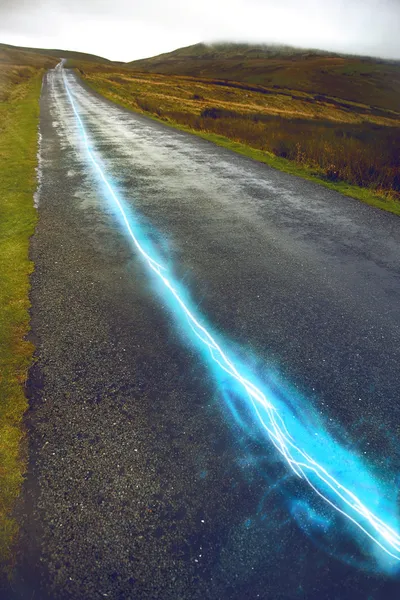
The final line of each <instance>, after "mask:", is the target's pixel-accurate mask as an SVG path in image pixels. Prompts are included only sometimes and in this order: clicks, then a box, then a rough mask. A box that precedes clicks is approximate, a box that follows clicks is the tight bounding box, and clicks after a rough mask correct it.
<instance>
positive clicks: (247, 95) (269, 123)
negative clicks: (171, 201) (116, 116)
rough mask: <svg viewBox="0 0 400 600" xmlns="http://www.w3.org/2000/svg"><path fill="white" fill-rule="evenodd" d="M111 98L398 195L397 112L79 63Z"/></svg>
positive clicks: (301, 94) (399, 117) (336, 177)
mask: <svg viewBox="0 0 400 600" xmlns="http://www.w3.org/2000/svg"><path fill="white" fill-rule="evenodd" d="M79 70H80V74H81V76H82V77H83V78H84V79H85V80H86V81H87V82H88V83H89V84H90V85H91V86H93V87H94V88H95V89H96V90H97V91H99V92H100V93H102V94H103V95H105V96H106V97H108V98H110V99H112V100H115V101H116V102H119V103H120V104H123V105H124V106H128V107H129V108H132V109H133V110H137V111H140V112H144V113H148V114H150V115H154V116H156V117H158V118H161V119H164V120H166V121H169V122H171V123H177V124H179V125H183V126H187V127H190V128H191V129H193V130H195V131H203V132H208V133H212V134H217V135H221V136H225V137H227V138H229V139H230V140H232V141H234V142H240V143H242V144H245V145H247V146H249V147H250V148H255V149H259V150H262V151H265V152H270V153H272V154H274V155H275V156H278V157H282V158H285V159H288V160H290V161H294V162H295V163H296V164H298V165H302V166H304V167H307V168H310V169H315V170H316V171H317V172H318V173H319V174H320V176H321V177H323V178H325V179H326V180H329V181H332V182H335V181H343V182H346V183H349V184H352V185H356V186H360V187H363V188H369V189H371V190H373V191H374V192H375V193H378V194H382V195H390V196H391V197H392V198H393V199H399V200H400V175H399V173H400V113H398V112H395V111H393V110H384V109H377V108H376V107H371V106H368V105H366V104H361V103H356V102H351V101H348V100H340V99H338V98H333V97H330V96H327V95H322V94H307V93H304V92H301V91H300V92H299V91H296V90H291V91H290V93H289V91H288V90H285V91H282V90H276V89H273V88H270V89H267V88H261V87H260V86H248V85H245V84H243V83H234V82H222V81H208V80H198V79H195V78H192V77H174V76H164V75H152V74H138V73H136V74H135V73H130V72H129V71H127V70H122V69H121V70H119V71H116V70H115V67H114V68H110V67H108V68H104V67H102V66H99V65H97V66H96V65H88V64H86V65H80V67H79Z"/></svg>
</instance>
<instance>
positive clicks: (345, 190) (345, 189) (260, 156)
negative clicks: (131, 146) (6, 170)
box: [81, 71, 400, 215]
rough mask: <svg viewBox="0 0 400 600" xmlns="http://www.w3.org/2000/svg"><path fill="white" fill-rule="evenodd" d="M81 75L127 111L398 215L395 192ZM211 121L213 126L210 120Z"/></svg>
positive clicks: (126, 88) (120, 85) (122, 83)
mask: <svg viewBox="0 0 400 600" xmlns="http://www.w3.org/2000/svg"><path fill="white" fill-rule="evenodd" d="M81 75H82V76H83V79H84V80H85V82H86V83H87V84H88V85H89V86H90V87H91V88H92V89H94V90H95V91H96V92H98V93H100V94H101V95H103V96H104V97H106V98H108V99H109V100H111V101H113V102H115V103H116V104H119V105H121V106H123V107H124V108H128V109H129V110H132V111H134V112H137V113H140V114H145V115H146V116H148V117H150V118H152V119H154V120H156V121H159V122H162V123H164V124H166V125H169V126H171V127H174V128H176V129H180V130H182V131H186V132H188V133H192V134H194V135H197V136H199V137H201V138H203V139H206V140H208V141H210V142H213V143H215V144H217V145H219V146H222V147H224V148H228V149H230V150H232V151H234V152H237V153H239V154H242V155H244V156H247V157H249V158H251V159H253V160H257V161H259V162H262V163H265V164H267V165H269V166H271V167H273V168H275V169H278V170H280V171H284V172H286V173H290V174H292V175H296V176H299V177H302V178H303V179H307V180H310V181H314V182H315V183H317V184H319V185H322V186H324V187H327V188H329V189H332V190H335V191H337V192H340V193H341V194H343V195H345V196H349V197H351V198H355V199H357V200H360V201H362V202H365V203H366V204H369V205H371V206H374V207H376V208H379V209H382V210H386V211H388V212H391V213H393V214H396V215H400V202H399V201H398V199H397V194H396V196H395V195H393V194H391V193H390V192H388V191H387V190H382V191H377V190H375V189H373V188H371V187H361V186H359V185H354V184H351V183H348V182H346V181H343V180H340V179H339V180H336V181H331V180H330V179H329V178H327V177H326V172H325V170H324V169H323V168H319V167H318V166H316V165H315V164H314V165H312V166H309V165H307V164H305V162H303V161H302V162H301V163H299V162H297V161H295V160H288V159H285V158H282V157H281V156H277V155H275V154H274V153H272V152H269V151H267V150H261V149H259V148H254V147H252V146H250V145H248V144H245V143H243V142H241V141H238V140H234V139H232V138H229V137H227V136H224V135H220V134H218V133H214V132H212V131H204V130H203V129H202V128H200V129H196V128H193V127H190V126H188V125H187V124H185V123H179V122H178V121H177V120H175V119H173V118H171V116H169V115H167V114H165V113H164V112H161V115H162V116H161V115H160V114H157V112H158V113H160V110H159V108H158V106H159V103H158V102H156V101H153V102H149V101H147V102H146V103H142V106H145V108H143V107H142V106H140V103H138V99H137V97H136V96H135V95H134V94H133V95H132V94H131V93H130V91H131V90H130V89H129V86H128V85H127V83H126V80H124V79H122V80H121V81H116V78H115V77H113V78H112V79H111V78H110V76H109V75H108V79H110V80H107V76H106V77H104V76H103V77H98V76H97V77H93V76H92V74H91V73H85V72H82V71H81ZM116 84H117V85H116ZM191 85H194V82H193V83H191ZM152 100H153V98H152ZM157 101H159V98H157ZM183 118H184V119H185V118H186V119H187V120H188V121H189V122H190V118H189V116H188V115H187V114H185V116H184V117H183ZM211 124H212V125H213V120H212V119H211Z"/></svg>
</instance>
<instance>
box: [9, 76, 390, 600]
mask: <svg viewBox="0 0 400 600" xmlns="http://www.w3.org/2000/svg"><path fill="white" fill-rule="evenodd" d="M67 77H68V81H69V85H70V88H71V90H72V93H73V96H74V99H75V101H76V104H77V106H78V107H79V111H80V113H81V115H82V118H83V121H84V124H85V127H86V128H87V131H88V132H89V135H90V138H91V140H92V143H93V146H94V148H95V151H96V152H97V154H98V156H100V157H101V161H102V166H103V168H104V170H105V171H106V172H107V174H108V176H109V177H110V179H111V180H112V181H113V183H114V185H115V186H116V188H117V189H118V191H119V194H120V195H121V197H123V198H124V200H125V201H126V202H127V204H128V205H129V206H130V207H131V209H132V213H133V214H134V215H135V217H136V218H137V219H138V221H139V222H140V224H141V227H142V228H143V230H144V231H145V232H146V235H147V236H148V237H149V238H150V239H151V240H152V242H153V244H155V246H156V247H157V248H158V250H159V252H160V253H161V255H162V256H163V257H165V260H166V261H167V262H168V264H169V265H170V266H171V268H172V266H173V270H174V273H175V275H176V278H177V279H178V280H179V281H181V282H183V283H184V285H185V287H186V289H187V290H188V291H189V292H190V295H191V297H192V298H193V300H194V302H195V304H196V306H197V308H198V311H199V312H200V313H201V314H202V315H203V316H204V317H205V318H206V320H207V322H208V323H210V324H211V326H212V328H213V330H214V331H217V332H219V333H220V334H221V336H222V337H223V338H224V339H225V340H226V341H227V343H228V344H235V345H237V346H236V347H240V348H241V349H243V352H244V353H245V354H246V352H248V355H249V356H252V357H253V358H254V357H257V360H255V358H254V364H256V365H264V366H266V367H268V368H270V367H273V368H274V369H278V370H279V372H280V374H281V376H282V377H283V378H284V379H285V380H286V381H288V382H289V383H290V385H291V387H292V389H295V390H296V391H297V392H298V393H301V394H303V395H304V396H305V397H307V398H308V399H309V400H310V402H311V403H312V404H313V406H314V408H315V410H316V411H317V413H318V414H320V415H321V416H323V418H324V419H326V421H327V422H329V421H330V422H333V423H336V424H338V426H340V427H341V428H342V429H343V431H345V432H346V435H348V436H349V437H348V439H349V440H351V443H352V447H353V449H354V450H355V451H356V452H357V453H359V454H360V455H363V456H367V458H368V460H369V461H370V463H371V464H373V466H374V468H375V469H379V470H380V471H381V472H382V473H383V476H385V474H386V471H388V472H389V470H390V472H391V473H393V472H395V471H396V470H397V472H398V471H399V467H400V456H399V454H396V451H397V452H398V448H397V446H398V444H397V443H396V441H397V440H398V436H399V432H400V404H399V383H398V370H399V367H398V366H399V364H400V220H399V219H398V218H397V217H395V216H393V215H391V214H388V213H384V212H382V211H379V210H377V209H374V208H371V207H369V206H366V205H364V204H362V203H360V202H358V201H356V200H352V199H350V198H346V197H343V196H341V195H339V194H337V193H335V192H333V191H330V190H328V189H325V188H322V187H319V186H317V185H315V184H313V183H311V182H307V181H303V180H301V179H299V178H296V177H293V176H290V175H287V174H284V173H281V172H278V171H275V170H273V169H271V168H269V167H267V166H265V165H262V164H258V163H255V162H253V161H251V160H249V159H246V158H243V157H241V156H238V155H235V154H233V153H231V152H229V151H227V150H225V149H221V148H218V147H216V146H214V145H212V144H210V143H208V142H206V141H203V140H201V139H198V138H196V137H193V136H190V135H188V134H185V133H182V132H179V131H175V130H173V129H171V128H169V127H167V126H164V125H162V124H159V123H156V122H154V121H151V120H149V119H146V118H145V117H142V116H138V115H134V114H132V113H129V112H128V111H125V110H123V109H121V108H118V107H117V106H116V105H113V104H111V103H110V102H108V101H106V100H104V99H102V98H100V97H99V96H97V95H96V94H95V93H93V92H91V91H90V90H88V89H87V88H86V87H85V86H84V85H82V84H81V83H80V82H79V80H77V79H76V78H75V75H74V74H73V73H71V72H67ZM40 127H41V134H42V146H41V171H42V180H41V181H42V183H41V188H40V190H39V194H38V203H39V207H38V211H39V223H38V226H37V230H36V233H35V236H34V238H33V239H32V244H31V256H32V259H33V260H34V262H35V272H34V274H33V276H32V291H31V300H32V338H33V339H34V341H35V344H36V348H37V349H36V363H35V365H34V367H33V368H32V370H31V373H30V380H29V386H28V387H29V397H30V410H29V413H28V416H27V427H28V431H29V439H30V463H29V473H28V478H27V482H26V485H25V489H24V497H23V501H22V503H21V506H20V508H19V513H20V520H21V522H22V533H21V540H20V551H19V557H18V569H17V575H16V578H15V581H14V582H13V584H12V587H11V588H10V589H9V590H8V592H7V594H8V595H6V596H5V597H9V598H24V599H25V598H35V600H37V599H38V598H39V599H43V600H48V599H52V600H53V599H54V600H57V599H70V600H72V599H74V600H89V599H90V600H91V599H96V598H99V599H100V598H110V599H118V600H122V599H143V600H147V599H150V598H151V599H153V598H154V599H155V598H157V599H162V600H169V599H173V600H178V599H180V600H192V599H193V600H194V599H200V598H202V599H210V600H228V599H230V600H239V599H242V598H244V597H246V598H249V599H250V598H261V599H263V600H266V599H268V600H270V599H271V600H281V599H282V600H283V599H292V598H293V599H295V598H303V599H307V600H308V599H310V600H324V599H325V600H336V599H340V600H347V599H348V598H349V599H350V598H351V599H361V598H363V599H364V598H365V599H367V598H373V599H374V600H380V599H390V598H398V597H400V584H399V581H398V580H396V579H395V578H393V577H391V576H389V575H383V574H381V575H379V574H377V573H375V574H374V573H373V572H372V571H371V570H365V569H364V570H363V569H359V568H356V567H355V566H354V564H352V563H354V562H356V560H357V557H356V554H357V550H356V549H353V550H352V560H346V561H345V560H343V556H342V557H340V556H337V553H336V552H335V549H334V548H332V547H331V548H326V547H325V548H324V547H321V544H318V543H316V542H315V540H313V539H312V538H311V537H310V536H309V535H307V532H306V530H305V529H304V528H303V529H302V528H301V527H299V523H298V521H296V520H295V519H293V518H291V515H290V512H289V510H288V506H287V502H285V501H284V496H283V495H282V492H281V490H280V487H279V485H275V484H276V481H278V480H279V478H280V477H283V478H284V477H285V475H286V471H285V467H283V466H281V465H277V464H276V463H277V462H278V461H275V462H274V452H275V451H274V449H273V447H272V446H271V445H269V444H268V442H265V444H262V443H260V444H259V445H257V443H255V442H254V441H251V442H249V441H246V438H245V436H244V435H243V432H241V431H240V429H239V428H238V427H237V425H235V423H233V422H232V419H231V417H230V415H229V412H228V411H227V410H226V407H225V405H224V401H223V399H222V398H221V393H220V391H219V389H218V387H217V385H216V382H215V381H214V379H213V376H212V373H210V372H209V369H208V368H207V364H206V363H205V362H204V361H203V360H202V357H201V356H200V355H199V354H198V353H197V351H196V349H195V348H194V347H192V346H191V344H190V342H188V341H187V339H186V338H185V328H184V327H183V326H177V325H176V324H175V322H174V321H173V319H172V318H171V315H170V313H169V312H168V309H167V307H166V306H165V302H163V299H162V298H160V297H159V296H158V295H157V293H155V291H154V287H153V285H152V284H151V282H150V280H149V277H148V274H147V272H146V270H145V268H144V266H143V263H142V262H141V261H140V259H139V258H138V256H137V252H135V249H134V248H133V247H132V244H131V243H129V241H128V239H127V238H126V236H125V235H124V232H123V228H122V227H121V225H120V223H119V222H118V220H117V219H116V215H115V213H114V212H113V209H112V208H111V207H110V206H109V204H108V203H107V200H106V199H105V196H104V193H103V192H104V190H102V188H101V187H100V186H99V184H98V183H97V181H96V179H95V177H94V175H93V171H92V169H91V167H90V165H89V164H88V161H87V157H86V155H85V152H84V149H83V147H82V141H81V137H80V134H79V129H78V127H77V123H76V119H75V117H74V115H73V112H72V109H71V105H70V103H69V101H68V98H67V96H66V92H65V88H64V85H63V82H62V77H61V72H60V70H55V71H50V72H49V73H48V74H47V75H46V77H45V81H44V87H43V93H42V98H41V125H40ZM257 368H258V367H257ZM249 446H252V447H249ZM254 456H257V460H254ZM271 456H272V458H271ZM260 465H261V466H260ZM393 493H394V494H398V490H397V489H394V490H393Z"/></svg>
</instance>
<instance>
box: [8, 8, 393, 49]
mask: <svg viewBox="0 0 400 600" xmlns="http://www.w3.org/2000/svg"><path fill="white" fill-rule="evenodd" d="M399 30H400V2H399V1H398V0H335V1H332V0H331V1H329V0H328V1H324V2H323V1H317V0H303V1H302V2H298V1H296V0H281V1H280V2H276V1H272V0H203V1H202V2H201V3H199V2H186V3H185V2H181V1H179V0H169V2H164V1H161V0H147V1H145V2H144V1H143V2H142V1H139V2H137V1H133V2H132V1H128V0H113V1H112V2H111V1H110V0H107V1H106V0H81V1H79V0H68V1H67V0H38V1H36V2H35V3H31V2H28V1H27V0H1V4H0V42H3V43H9V44H15V45H22V46H33V47H43V48H62V49H68V50H80V51H82V52H90V53H93V54H98V55H100V56H104V57H106V58H109V59H112V60H121V61H130V60H134V59H138V58H144V57H148V56H154V55H156V54H159V53H162V52H168V51H170V50H174V49H176V48H179V47H182V46H188V45H190V44H195V43H197V42H200V41H205V42H215V41H237V42H250V43H272V44H274V43H277V44H288V45H293V46H298V47H302V48H319V49H322V50H331V51H334V52H343V53H350V54H362V55H370V56H379V57H384V58H392V59H400V41H399V40H400V36H399Z"/></svg>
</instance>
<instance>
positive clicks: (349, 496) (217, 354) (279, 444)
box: [62, 72, 400, 561]
mask: <svg viewBox="0 0 400 600" xmlns="http://www.w3.org/2000/svg"><path fill="white" fill-rule="evenodd" d="M62 76H63V80H64V85H65V89H66V92H67V95H68V98H69V101H70V103H71V106H72V109H73V112H74V114H75V117H76V120H77V123H78V126H79V129H80V132H81V135H82V138H83V142H84V146H85V150H86V152H87V154H88V157H89V159H90V162H91V164H92V165H93V168H94V171H95V172H96V173H97V174H98V176H99V179H100V180H101V182H102V183H103V184H104V186H105V187H106V189H107V191H108V193H109V194H110V197H111V198H112V200H113V202H114V203H115V206H116V207H117V208H118V211H119V213H120V217H121V218H122V221H123V223H124V225H125V227H126V231H127V233H128V234H129V237H130V238H131V240H132V241H133V243H134V245H135V247H136V249H137V250H138V252H139V254H140V255H141V257H142V259H143V260H144V263H145V264H146V265H147V267H148V268H150V269H151V271H152V272H153V273H154V274H155V275H156V276H157V278H158V279H159V281H160V282H161V283H162V285H163V289H164V291H165V292H167V294H170V295H171V297H172V298H173V299H174V300H175V301H176V303H177V305H178V307H179V308H180V309H181V311H182V313H183V314H184V315H185V317H186V319H187V322H188V324H189V326H190V328H191V330H192V332H193V333H194V335H195V336H196V338H197V340H198V341H199V342H201V344H202V345H203V346H204V347H205V348H206V349H207V350H208V351H209V354H210V356H211V359H212V360H213V361H214V362H215V363H216V364H217V365H218V366H219V367H220V369H222V371H224V372H225V373H226V374H227V375H228V376H229V377H231V378H233V380H234V381H235V382H236V383H237V384H239V386H240V387H241V389H242V391H243V392H245V396H246V397H247V398H248V399H249V400H250V403H251V406H252V407H253V409H254V411H255V414H256V415H257V418H258V421H259V424H260V425H261V427H262V429H263V430H264V431H265V432H266V433H267V434H268V436H269V438H270V440H271V442H272V444H273V445H274V447H275V448H276V450H277V451H278V452H279V454H280V455H281V457H282V458H283V459H284V461H285V462H286V463H287V464H288V466H289V467H290V469H291V470H292V471H293V473H294V474H295V475H296V476H297V477H298V478H300V479H302V480H304V481H305V482H307V483H308V485H309V486H310V487H311V488H312V490H314V492H315V493H316V494H317V495H318V496H319V497H320V498H322V499H323V500H324V501H325V502H326V503H328V504H329V505H330V506H331V507H332V508H334V509H335V510H336V511H337V512H338V513H340V514H341V515H343V516H344V517H345V518H346V519H348V520H349V521H351V522H352V523H353V524H354V525H356V526H357V527H358V528H359V529H360V530H361V531H362V532H363V533H364V534H365V535H367V536H368V537H369V538H370V539H371V540H372V541H373V542H374V543H375V544H377V546H379V547H380V548H381V549H382V550H383V551H384V552H386V553H387V554H388V555H389V556H391V557H392V558H394V559H396V560H399V561H400V535H399V533H398V532H397V531H396V530H395V529H394V528H393V527H391V526H390V525H388V524H387V523H386V522H385V521H384V520H383V519H381V518H380V517H379V516H377V515H376V514H375V513H374V512H373V511H372V510H371V509H369V508H368V507H367V506H366V504H365V503H364V502H362V501H361V500H360V498H359V497H358V496H357V495H356V494H355V493H354V492H353V491H351V490H350V489H348V487H346V486H345V485H344V484H343V483H341V482H340V481H339V480H338V478H337V477H335V476H333V475H332V474H331V473H329V472H328V470H327V469H326V468H325V467H324V466H323V465H322V464H320V463H319V462H317V460H316V459H315V458H313V457H312V456H310V455H309V454H308V453H307V451H306V450H305V449H303V448H301V447H300V446H299V445H298V442H296V440H295V439H294V438H293V436H292V435H291V434H290V433H289V431H288V428H287V426H286V424H285V422H284V420H283V418H282V416H281V415H280V414H279V411H278V408H277V407H276V406H275V405H274V404H273V402H271V401H270V400H269V399H268V397H267V394H265V393H264V392H262V391H261V389H260V387H259V386H258V385H256V384H255V383H253V382H252V381H250V379H249V377H248V376H245V375H244V374H243V370H244V369H242V367H241V365H238V364H235V363H234V362H233V361H232V359H231V358H229V357H228V355H227V354H226V353H225V351H224V350H223V349H222V347H221V345H220V344H218V343H217V341H216V340H215V338H214V337H213V336H212V335H211V333H210V332H209V331H208V330H207V329H206V327H205V326H204V325H202V324H201V323H200V321H199V318H198V317H196V316H195V314H194V311H193V310H191V309H189V307H188V303H187V302H185V301H184V299H183V297H182V296H183V294H182V293H180V292H179V289H178V286H177V284H176V283H175V282H174V281H173V279H172V278H171V277H168V276H167V270H166V268H165V267H164V266H163V265H162V264H160V262H159V261H158V260H156V259H155V258H154V257H152V256H150V254H149V253H148V252H147V251H146V250H145V249H144V247H143V246H142V245H141V244H140V242H139V240H138V234H139V232H135V231H134V229H133V228H132V226H131V224H130V221H129V219H128V216H127V213H126V211H125V209H124V207H123V205H122V203H121V201H120V200H119V198H118V196H117V194H116V192H115V191H114V189H113V187H112V185H111V184H110V182H109V181H108V179H107V177H106V175H105V173H104V171H103V169H102V168H101V166H100V164H99V162H98V161H97V160H96V159H95V156H94V154H93V151H92V150H91V146H90V143H89V138H88V136H87V133H86V130H85V127H84V125H83V122H82V119H81V117H80V115H79V113H78V110H77V108H76V104H75V102H74V99H73V97H72V94H71V92H70V90H69V86H68V83H67V80H66V77H65V74H64V72H63V73H62ZM251 378H252V379H254V377H253V376H251Z"/></svg>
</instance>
